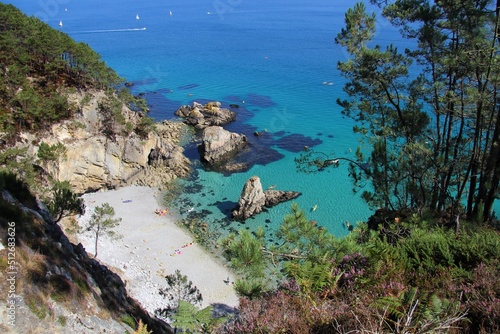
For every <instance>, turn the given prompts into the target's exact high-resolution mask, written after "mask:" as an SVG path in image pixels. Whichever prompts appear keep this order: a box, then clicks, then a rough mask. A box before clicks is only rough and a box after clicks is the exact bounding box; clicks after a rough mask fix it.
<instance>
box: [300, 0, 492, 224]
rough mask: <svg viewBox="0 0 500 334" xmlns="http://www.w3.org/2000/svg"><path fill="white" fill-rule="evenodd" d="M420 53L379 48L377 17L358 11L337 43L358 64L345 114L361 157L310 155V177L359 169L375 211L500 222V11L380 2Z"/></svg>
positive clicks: (348, 71) (351, 68)
mask: <svg viewBox="0 0 500 334" xmlns="http://www.w3.org/2000/svg"><path fill="white" fill-rule="evenodd" d="M371 3H372V4H375V5H377V6H379V7H380V8H381V13H382V15H383V16H384V18H380V19H386V20H387V21H388V22H390V23H391V24H392V25H393V26H394V27H395V28H397V29H399V30H400V32H401V35H402V37H403V38H405V39H407V40H409V41H410V42H412V44H413V47H412V48H408V49H405V50H400V49H399V48H398V47H397V46H396V45H393V44H388V45H377V44H375V43H374V41H373V40H374V37H375V36H376V35H377V30H376V27H377V17H376V16H375V14H374V13H373V14H369V13H367V11H366V8H365V5H364V4H363V3H358V4H356V6H355V7H354V8H352V9H349V10H348V11H347V13H346V14H345V23H346V25H345V28H344V29H342V31H341V32H340V33H339V34H338V35H337V37H336V40H335V41H336V43H337V44H338V45H340V46H341V47H343V48H344V49H345V50H346V52H347V53H348V55H349V57H348V59H347V60H345V61H341V62H339V63H338V69H339V71H340V73H341V74H342V75H343V76H344V77H345V78H346V80H347V83H346V84H345V86H344V91H345V92H346V94H347V98H345V99H344V98H339V99H338V100H337V102H338V104H339V105H340V106H341V107H342V109H343V113H344V114H345V115H347V116H349V117H351V118H352V119H354V120H355V121H356V122H357V125H356V126H355V127H354V131H355V132H357V133H359V134H360V136H361V141H362V144H363V145H362V146H361V147H360V148H359V149H358V150H357V151H356V153H355V157H354V158H349V157H341V156H338V157H337V156H335V157H332V158H329V157H327V158H325V156H324V155H322V154H321V152H314V151H312V150H309V151H306V152H304V154H303V155H302V156H301V157H300V158H298V159H297V162H298V167H299V169H301V170H304V171H308V172H313V171H314V172H317V171H322V170H325V169H326V168H328V167H336V166H338V164H339V163H342V162H344V161H346V162H348V164H349V172H350V176H351V178H352V180H353V184H354V188H355V191H361V194H362V197H363V198H364V199H365V200H366V202H367V203H368V204H369V205H370V206H371V207H374V208H377V207H382V208H389V209H391V210H401V209H409V210H412V211H414V212H420V213H422V212H423V211H430V212H434V213H436V214H438V215H439V214H441V213H443V212H447V214H448V215H450V216H452V217H453V219H457V220H459V218H460V217H461V216H465V217H466V218H467V219H469V220H474V221H476V222H479V223H482V222H487V223H488V222H493V221H494V218H495V217H494V216H493V203H494V201H495V200H496V199H498V197H499V181H500V115H499V108H498V90H499V83H500V81H499V73H500V72H499V69H500V68H499V65H498V64H499V61H498V60H499V58H498V57H499V56H498V51H499V39H498V27H499V22H500V14H499V8H498V6H499V4H498V3H497V2H495V1H439V2H435V1H426V0H425V1H411V0H402V1H378V0H372V1H371Z"/></svg>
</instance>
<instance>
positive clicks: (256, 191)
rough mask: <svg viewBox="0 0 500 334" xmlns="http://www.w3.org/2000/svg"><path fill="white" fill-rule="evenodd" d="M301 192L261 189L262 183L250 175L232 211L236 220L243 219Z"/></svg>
mask: <svg viewBox="0 0 500 334" xmlns="http://www.w3.org/2000/svg"><path fill="white" fill-rule="evenodd" d="M300 195H301V193H299V192H296V191H282V190H274V189H270V190H266V191H264V190H262V183H261V182H260V178H259V177H258V176H252V177H251V178H249V179H248V181H247V182H246V183H245V185H244V187H243V191H242V192H241V195H240V198H239V200H238V205H237V206H236V208H235V209H234V210H233V211H232V216H233V218H234V219H236V220H245V219H247V218H249V217H252V216H254V215H256V214H258V213H260V212H262V209H263V208H264V207H272V206H275V205H277V204H279V203H282V202H285V201H289V200H291V199H294V198H297V197H298V196H300Z"/></svg>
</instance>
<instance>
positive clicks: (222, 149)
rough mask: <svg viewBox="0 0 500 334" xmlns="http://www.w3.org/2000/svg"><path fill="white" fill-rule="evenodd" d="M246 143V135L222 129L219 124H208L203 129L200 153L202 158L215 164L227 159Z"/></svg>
mask: <svg viewBox="0 0 500 334" xmlns="http://www.w3.org/2000/svg"><path fill="white" fill-rule="evenodd" d="M246 145H247V137H246V136H245V135H241V134H238V133H234V132H229V131H227V130H224V129H223V128H222V127H220V126H209V127H207V128H205V129H204V130H203V134H202V143H201V145H200V154H201V158H202V160H204V161H205V162H207V163H208V164H210V165H216V164H220V163H222V162H224V161H225V160H227V159H229V158H230V157H231V156H233V155H234V154H235V153H237V152H238V151H239V150H241V149H242V148H244V147H245V146H246Z"/></svg>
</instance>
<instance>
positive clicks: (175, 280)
mask: <svg viewBox="0 0 500 334" xmlns="http://www.w3.org/2000/svg"><path fill="white" fill-rule="evenodd" d="M165 280H166V282H167V286H166V287H165V288H160V292H159V293H160V296H162V297H163V298H165V299H167V300H168V305H167V306H166V307H164V308H159V309H157V310H156V311H155V313H156V314H157V315H159V316H162V317H164V318H170V317H172V316H173V315H174V314H176V313H177V309H178V307H179V303H180V302H181V301H185V302H188V303H191V304H195V305H196V304H201V302H202V301H203V297H202V295H201V292H200V290H199V289H198V288H197V287H196V286H195V285H193V282H191V281H188V278H187V276H185V275H182V274H181V272H180V270H178V269H177V270H176V271H175V273H174V274H170V275H167V276H165Z"/></svg>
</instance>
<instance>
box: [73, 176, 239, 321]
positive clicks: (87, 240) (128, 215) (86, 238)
mask: <svg viewBox="0 0 500 334" xmlns="http://www.w3.org/2000/svg"><path fill="white" fill-rule="evenodd" d="M158 195H159V192H158V191H156V190H155V189H152V188H148V187H137V186H131V187H125V188H121V189H118V190H112V191H104V192H97V193H92V194H86V195H84V196H83V199H84V200H85V205H86V212H85V214H84V215H83V216H81V217H80V218H79V224H80V226H84V224H85V222H87V221H88V220H89V219H90V216H91V215H92V213H93V212H94V208H95V207H96V206H99V205H101V204H103V203H109V204H110V205H111V206H112V207H113V208H114V210H115V217H116V218H119V217H120V218H122V221H121V222H120V225H119V226H118V227H116V228H115V229H114V231H115V232H116V233H117V234H119V235H120V236H121V238H118V239H117V238H109V237H99V243H98V249H97V250H98V260H99V261H101V262H102V263H104V264H106V265H108V266H109V267H110V268H111V269H112V270H114V271H115V272H117V273H118V274H119V275H120V276H121V277H122V279H123V280H124V281H126V283H127V291H128V293H129V295H130V296H132V297H133V298H135V299H136V300H137V301H139V302H140V303H141V304H142V306H143V307H144V308H145V309H146V310H147V311H149V312H150V313H153V312H154V310H155V309H157V308H158V307H164V306H166V304H167V301H166V300H164V299H163V297H162V296H160V295H159V294H158V289H159V288H160V287H166V281H165V275H168V274H173V273H174V272H175V270H176V269H179V270H180V272H181V274H183V275H186V276H187V277H188V280H191V281H192V282H193V284H194V285H196V286H197V287H198V289H199V290H200V291H201V293H202V295H203V307H205V306H207V305H212V304H223V305H227V306H229V307H235V306H237V305H238V297H237V296H236V293H235V291H234V289H233V286H232V285H231V284H226V283H225V282H224V280H226V279H227V278H228V277H229V278H230V280H231V282H234V279H235V277H234V276H233V274H232V273H231V272H230V271H229V270H228V268H227V267H225V266H224V265H222V264H221V263H220V262H218V261H217V260H215V259H214V258H213V257H212V256H211V255H210V254H209V253H208V252H207V251H206V250H205V249H203V248H202V247H201V246H199V245H197V244H196V243H193V245H191V246H188V247H185V248H183V247H182V246H183V245H185V244H189V243H190V242H192V241H193V238H192V237H191V236H190V235H189V234H188V233H187V232H185V231H184V230H182V228H180V227H179V226H176V225H175V224H174V221H175V218H174V216H172V215H171V214H170V213H167V214H166V215H164V216H159V215H157V214H155V213H154V210H155V209H158V208H161V209H163V207H160V205H159V204H158V200H157V197H156V196H158ZM127 200H131V202H124V201H127ZM78 241H79V242H81V243H82V245H83V246H84V247H85V249H86V250H87V252H88V253H90V254H92V255H93V254H94V238H93V236H91V235H88V234H86V235H79V236H78ZM176 249H178V250H179V251H180V252H181V254H175V250H176ZM172 254H175V255H173V256H172Z"/></svg>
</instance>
